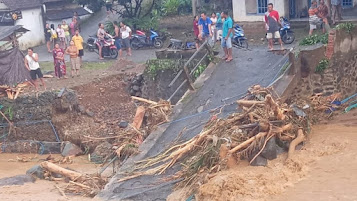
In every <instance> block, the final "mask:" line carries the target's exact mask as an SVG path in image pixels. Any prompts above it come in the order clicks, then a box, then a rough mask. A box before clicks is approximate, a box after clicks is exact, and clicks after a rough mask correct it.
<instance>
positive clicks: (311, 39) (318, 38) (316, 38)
mask: <svg viewBox="0 0 357 201" xmlns="http://www.w3.org/2000/svg"><path fill="white" fill-rule="evenodd" d="M317 43H322V44H327V43H328V33H325V34H322V35H316V34H315V35H311V36H308V37H306V38H304V39H303V40H302V41H301V42H300V45H302V46H307V45H315V44H317Z"/></svg>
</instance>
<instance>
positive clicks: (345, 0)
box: [342, 0, 353, 7]
mask: <svg viewBox="0 0 357 201" xmlns="http://www.w3.org/2000/svg"><path fill="white" fill-rule="evenodd" d="M342 6H343V7H353V0H342Z"/></svg>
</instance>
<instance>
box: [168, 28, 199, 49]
mask: <svg viewBox="0 0 357 201" xmlns="http://www.w3.org/2000/svg"><path fill="white" fill-rule="evenodd" d="M184 34H185V36H186V38H187V39H189V38H193V34H192V33H190V32H185V33H184ZM168 48H170V49H174V50H192V49H196V42H192V41H191V42H190V41H185V42H184V41H182V40H179V39H173V38H171V39H170V44H169V46H168Z"/></svg>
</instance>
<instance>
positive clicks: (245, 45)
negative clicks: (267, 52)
mask: <svg viewBox="0 0 357 201" xmlns="http://www.w3.org/2000/svg"><path fill="white" fill-rule="evenodd" d="M238 44H239V46H240V47H241V48H244V49H248V47H249V45H248V41H247V40H239V43H238Z"/></svg>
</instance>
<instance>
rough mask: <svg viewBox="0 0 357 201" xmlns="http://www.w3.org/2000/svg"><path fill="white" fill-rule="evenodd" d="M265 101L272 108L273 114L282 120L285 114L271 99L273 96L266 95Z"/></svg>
mask: <svg viewBox="0 0 357 201" xmlns="http://www.w3.org/2000/svg"><path fill="white" fill-rule="evenodd" d="M265 102H266V103H267V104H268V105H269V106H270V108H271V109H272V110H273V112H274V115H275V116H276V118H277V119H278V120H284V119H285V115H284V113H283V111H282V110H281V109H280V107H279V105H278V104H277V103H276V102H275V101H274V100H273V97H271V95H267V96H266V97H265Z"/></svg>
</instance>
